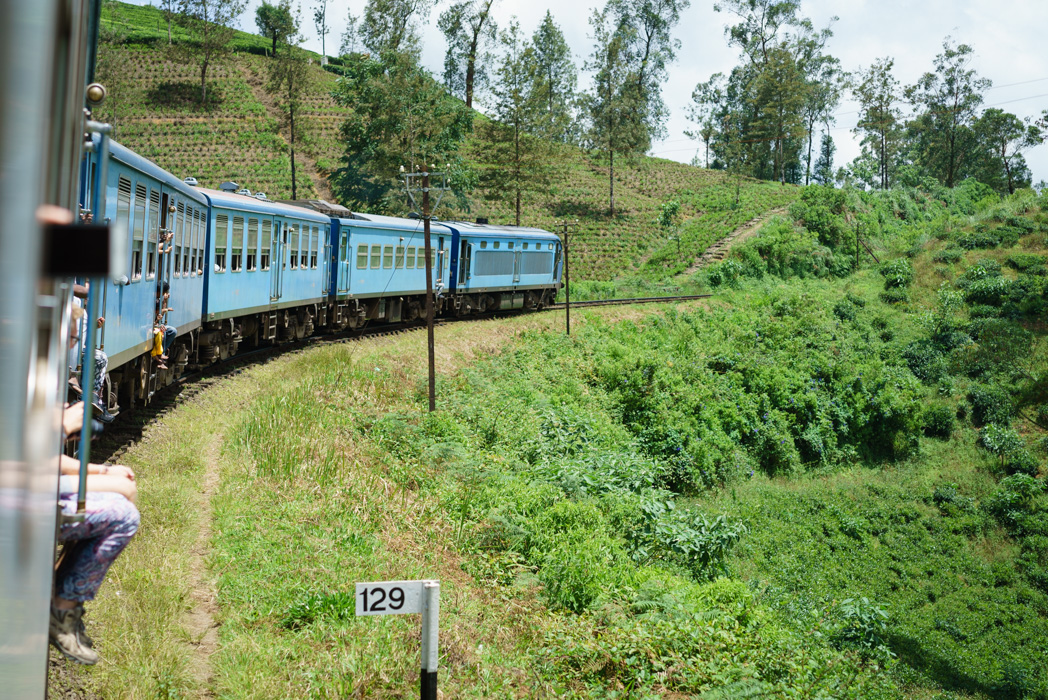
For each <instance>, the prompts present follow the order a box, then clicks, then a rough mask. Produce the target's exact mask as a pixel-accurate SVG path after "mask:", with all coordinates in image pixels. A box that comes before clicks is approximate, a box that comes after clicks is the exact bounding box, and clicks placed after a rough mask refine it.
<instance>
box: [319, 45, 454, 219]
mask: <svg viewBox="0 0 1048 700" xmlns="http://www.w3.org/2000/svg"><path fill="white" fill-rule="evenodd" d="M332 96H333V97H334V99H335V101H336V102H337V103H338V104H339V105H340V106H343V107H345V108H347V116H346V120H345V121H344V122H343V123H342V126H341V129H340V133H341V140H342V143H343V145H344V147H345V151H344V155H343V157H342V167H341V168H339V170H338V171H336V173H335V175H334V177H333V178H332V179H333V184H334V185H335V188H336V190H337V191H338V193H339V195H340V197H341V198H342V200H343V201H344V202H345V203H347V204H349V205H351V206H353V207H355V208H357V209H360V210H361V211H376V210H392V209H395V208H396V207H397V206H399V205H398V204H397V202H399V201H400V200H398V199H397V193H398V192H400V191H401V183H400V182H399V180H398V177H399V172H400V168H401V167H403V168H405V169H407V170H409V171H416V170H418V169H420V168H423V167H428V166H430V165H433V164H437V165H440V166H442V165H444V164H446V163H449V164H453V165H454V166H455V168H453V169H458V170H459V171H460V172H461V168H460V167H459V164H460V163H461V156H460V149H461V147H462V144H463V141H464V140H465V138H466V136H467V135H468V134H469V133H470V132H471V131H472V124H473V117H472V114H473V113H472V111H471V110H469V109H467V108H466V106H465V105H464V104H463V103H462V102H461V101H459V100H457V99H455V98H454V97H451V96H450V95H448V93H447V91H446V90H445V89H444V88H443V87H442V86H441V85H438V84H437V82H436V81H435V80H434V78H433V76H432V75H430V74H429V73H428V72H427V71H426V70H425V69H424V68H422V67H421V66H420V65H419V63H418V60H417V59H416V57H415V56H414V55H413V54H411V53H409V52H403V51H402V52H394V51H388V52H386V53H385V54H383V55H382V56H381V57H374V56H362V57H361V58H360V60H358V61H352V62H350V64H349V65H348V66H346V68H345V74H344V77H343V78H342V80H340V81H339V82H338V83H337V85H336V87H335V90H334V92H333V93H332ZM456 180H458V182H459V184H460V186H461V185H462V183H464V182H468V181H469V177H461V178H456Z"/></svg>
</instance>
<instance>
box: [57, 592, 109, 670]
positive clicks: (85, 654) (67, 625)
mask: <svg viewBox="0 0 1048 700" xmlns="http://www.w3.org/2000/svg"><path fill="white" fill-rule="evenodd" d="M83 612H84V609H83V607H81V606H77V607H75V608H73V609H72V610H56V609H55V608H54V606H52V607H51V624H50V626H49V628H48V634H47V636H48V640H49V641H50V642H51V643H52V644H54V645H55V648H56V649H58V650H59V651H60V652H62V654H64V655H65V656H66V658H68V659H71V660H73V661H76V662H77V663H80V664H84V665H86V666H94V665H95V664H96V663H98V653H97V652H95V650H94V649H91V648H90V647H86V646H84V645H83V644H81V643H80V638H79V637H78V635H77V630H78V628H79V627H80V616H81V614H83Z"/></svg>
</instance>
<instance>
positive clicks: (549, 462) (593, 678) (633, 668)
mask: <svg viewBox="0 0 1048 700" xmlns="http://www.w3.org/2000/svg"><path fill="white" fill-rule="evenodd" d="M809 193H810V194H808V195H806V196H805V199H804V202H803V204H801V205H798V206H796V207H794V208H793V209H792V210H791V218H790V219H789V220H786V219H784V220H782V221H779V222H773V223H772V224H770V225H769V226H768V227H767V230H766V235H765V236H762V237H761V238H758V239H756V240H754V241H753V242H751V243H749V244H747V245H746V246H743V247H742V249H741V250H739V251H738V252H737V253H736V254H735V256H734V257H733V259H731V260H729V261H727V262H725V263H722V264H720V265H717V266H714V267H713V268H712V269H710V270H707V271H705V272H703V273H702V274H704V275H705V276H706V280H705V283H706V284H708V285H711V286H714V287H716V288H718V289H720V290H723V294H721V295H719V296H718V297H717V298H715V299H714V300H712V301H711V302H710V303H709V304H705V305H701V306H690V307H681V308H679V309H677V310H666V309H652V310H649V311H644V310H630V311H621V310H620V311H613V312H609V314H608V315H605V314H596V313H588V314H584V315H583V316H582V318H583V319H584V320H583V322H581V323H580V325H579V327H578V328H577V329H576V332H575V333H574V334H573V335H572V337H571V339H567V338H565V337H563V336H562V335H560V334H559V333H556V332H549V329H550V328H551V327H556V326H557V325H559V319H558V318H556V317H553V316H549V315H547V316H539V317H529V318H523V319H514V320H510V321H500V322H494V323H485V324H483V325H482V326H480V327H479V328H478V327H477V326H469V327H465V328H464V327H461V326H459V327H454V328H444V329H441V338H440V342H439V343H438V346H439V347H441V348H442V351H443V352H444V353H445V355H444V356H443V358H442V361H441V363H440V364H441V367H442V368H443V370H444V371H443V374H442V379H441V383H440V387H439V393H440V398H441V409H442V410H441V412H440V413H438V414H436V415H434V416H427V415H426V414H425V413H424V406H425V398H424V394H423V390H424V381H423V377H424V372H423V366H422V364H421V363H420V361H419V359H418V358H419V357H421V353H420V352H419V351H420V350H421V342H422V338H421V336H420V335H419V334H412V335H408V336H401V337H398V338H396V339H391V340H384V341H369V342H367V343H364V344H361V345H359V346H352V348H351V349H350V348H347V347H344V346H343V347H337V348H330V347H329V348H321V349H317V350H311V351H307V352H305V353H303V354H301V355H295V356H290V357H286V358H283V359H281V360H278V361H275V362H272V363H270V364H268V365H266V366H263V367H258V368H253V369H251V370H249V371H247V372H246V373H245V375H244V376H242V377H241V378H239V379H237V380H234V381H231V382H230V385H229V386H228V387H223V388H221V389H219V390H216V391H215V392H214V393H213V394H209V395H208V396H207V397H206V398H205V399H204V400H203V401H202V405H201V406H199V407H196V408H193V409H191V411H192V412H193V413H190V412H187V413H186V414H182V413H181V412H176V413H175V414H174V415H173V416H172V417H171V418H170V419H169V420H168V425H167V426H164V427H162V428H160V429H158V430H159V431H160V432H159V433H158V435H162V434H166V433H165V431H167V430H171V429H172V428H173V427H174V428H175V429H176V430H178V434H179V436H180V437H179V440H180V441H181V442H180V445H181V446H183V447H184V448H185V451H184V452H182V451H181V450H176V451H174V453H173V454H172V455H170V456H169V454H168V452H169V450H168V449H165V447H164V445H166V444H168V443H163V442H161V443H157V442H152V441H147V442H145V443H144V444H143V446H141V447H140V448H138V450H137V451H136V452H135V453H134V454H133V455H132V456H131V457H130V459H131V460H132V463H133V464H135V465H136V466H138V467H139V468H140V471H141V472H142V473H143V494H144V502H145V503H147V504H149V505H148V506H147V507H148V508H155V509H157V512H155V513H153V514H150V513H149V511H147V514H146V516H147V517H146V522H147V527H146V528H145V530H144V532H143V534H142V535H141V539H140V541H139V543H138V544H136V546H135V547H134V548H132V550H131V551H130V552H129V553H128V555H127V556H126V557H125V561H123V562H122V563H121V564H120V565H119V566H118V568H117V569H116V570H115V572H114V577H115V578H114V581H113V585H111V586H110V587H108V588H107V589H106V596H105V599H104V601H103V603H102V604H100V605H99V606H98V607H99V609H100V610H99V612H98V613H96V618H95V619H98V620H99V621H100V622H101V623H102V624H101V625H100V627H101V630H100V632H99V636H101V638H102V640H103V646H102V648H103V654H104V656H105V657H106V658H107V660H108V661H107V665H106V666H103V667H102V668H100V669H99V670H98V671H95V672H93V673H92V676H91V682H93V683H97V684H98V685H99V686H100V687H102V688H104V689H118V690H119V691H121V692H120V693H119V694H122V695H134V696H138V697H148V696H149V695H150V694H153V693H155V692H156V691H157V690H158V689H161V690H164V689H166V690H165V692H168V691H170V694H171V695H173V696H177V694H179V693H185V694H193V693H194V692H195V691H196V690H198V689H199V687H200V686H199V683H200V681H198V680H195V679H197V678H199V677H200V674H199V673H197V674H196V675H194V673H195V672H194V670H193V668H191V667H187V662H186V661H185V659H186V658H190V659H192V658H193V657H192V655H188V657H187V655H186V653H185V652H184V649H185V647H186V640H184V639H182V638H180V635H179V626H178V624H177V620H178V616H177V615H174V616H169V617H167V618H166V621H165V622H164V623H163V625H164V626H166V627H165V628H164V629H160V630H159V632H160V634H159V637H158V639H159V640H160V641H157V639H153V640H151V641H152V644H153V645H154V646H156V647H158V648H159V651H158V652H151V651H149V650H147V649H146V648H145V647H144V646H140V647H137V648H136V647H135V645H134V644H133V643H130V642H128V641H126V640H135V639H140V638H143V637H146V636H148V635H147V634H146V633H147V632H148V631H149V630H150V629H151V628H152V627H155V626H157V625H158V623H157V622H155V621H154V620H155V618H156V617H157V616H154V614H153V611H152V610H151V609H150V608H151V607H157V608H158V609H159V610H161V611H164V612H167V611H175V610H177V609H178V608H179V606H180V605H181V606H183V607H184V606H185V601H186V600H187V599H188V598H187V595H188V594H187V593H186V592H185V591H184V590H180V589H179V588H178V587H177V586H170V585H168V586H156V585H154V582H156V581H162V582H163V581H167V582H170V581H172V580H174V581H178V580H181V579H180V576H179V574H178V572H177V571H173V572H171V573H168V570H169V569H170V568H171V567H174V568H175V569H177V568H178V567H185V566H186V565H185V564H184V563H182V562H181V561H180V558H179V557H171V556H170V553H171V552H172V551H178V550H176V549H175V548H174V547H171V548H170V549H168V548H166V546H165V545H164V544H160V543H161V542H164V543H166V542H167V541H173V542H176V543H178V542H186V541H190V540H191V539H192V538H191V536H189V535H185V536H182V539H180V538H179V537H180V536H179V535H178V533H177V528H178V527H190V528H192V527H193V526H192V524H191V521H192V518H187V519H186V520H189V521H190V524H189V525H183V524H181V523H180V524H178V525H172V526H171V527H173V528H174V529H173V530H171V531H170V532H169V531H166V530H165V528H166V527H168V526H167V523H173V522H175V521H177V520H179V518H176V517H174V515H175V514H179V515H184V513H185V512H186V511H187V509H186V507H185V503H186V502H187V500H188V501H189V502H191V497H188V496H176V497H174V498H170V497H168V496H167V495H166V494H164V493H155V494H154V493H153V492H151V491H150V489H154V488H159V489H161V490H164V489H167V488H168V486H167V484H168V482H169V478H170V477H167V476H165V473H166V472H167V471H169V470H174V471H176V472H177V473H176V474H175V478H179V479H186V483H187V488H190V486H189V485H191V484H192V483H193V482H194V480H197V481H199V479H200V476H199V470H200V469H202V467H200V466H196V465H199V464H200V462H201V461H205V459H204V458H203V457H202V455H206V454H207V453H208V449H207V448H206V444H208V442H210V444H211V445H214V448H212V449H211V452H212V454H220V455H221V456H220V457H219V458H217V459H216V460H214V461H213V462H212V468H217V469H218V470H219V471H218V473H219V475H220V477H221V479H220V482H219V483H218V485H217V487H216V489H215V491H214V495H213V498H212V501H211V502H212V506H213V512H214V519H213V521H212V523H211V528H212V536H211V539H210V546H211V552H210V554H209V555H208V563H209V566H210V571H211V572H212V575H213V576H214V577H215V580H216V586H217V602H218V606H219V611H218V613H217V622H219V623H220V625H221V627H220V632H219V642H220V646H219V648H218V650H217V652H216V653H215V654H213V655H211V656H210V658H209V659H208V660H207V664H208V673H209V674H211V680H210V681H205V683H206V684H208V685H209V686H210V687H211V688H212V689H213V690H214V691H216V693H217V694H220V695H222V696H224V697H274V696H296V697H297V696H310V697H339V696H344V695H346V694H349V693H351V692H357V693H360V694H362V695H365V696H367V695H373V696H374V695H398V696H399V695H409V694H411V693H412V692H413V690H412V688H413V686H414V684H415V683H416V666H417V656H416V654H417V652H416V650H415V649H416V646H415V645H416V639H417V632H418V626H417V621H413V620H409V619H385V620H380V621H376V620H368V619H365V620H363V621H362V620H359V619H357V618H355V617H353V614H352V613H353V602H352V590H353V588H352V584H353V582H355V581H359V580H374V579H382V578H401V577H403V578H412V577H417V576H437V577H439V578H441V579H442V581H443V582H444V587H445V588H444V590H445V596H446V597H445V603H444V605H443V606H442V614H443V615H444V620H445V623H446V627H445V629H446V630H447V632H446V635H445V637H444V638H443V642H442V643H443V645H444V647H443V648H444V651H445V654H446V656H445V657H444V658H443V660H442V663H444V668H445V671H444V676H442V679H441V683H442V685H443V687H444V688H445V689H446V690H447V691H448V692H449V693H450V694H452V695H455V696H465V697H503V696H507V695H513V696H519V697H534V696H542V695H568V696H573V697H615V696H625V695H627V694H628V695H630V696H631V697H653V696H674V695H679V694H687V695H697V694H703V693H706V695H704V697H747V696H748V697H856V698H870V697H886V698H903V697H907V698H908V697H918V698H933V697H940V698H946V697H987V698H1043V697H1046V693H1048V676H1046V675H1045V668H1046V664H1045V649H1046V648H1048V579H1046V564H1048V561H1046V556H1048V547H1046V546H1045V542H1046V541H1048V495H1046V494H1045V490H1044V478H1043V471H1044V468H1043V462H1044V454H1045V447H1044V444H1045V443H1044V441H1043V440H1041V437H1042V436H1043V435H1044V430H1043V428H1042V427H1041V425H1042V424H1043V423H1044V420H1045V419H1044V416H1046V415H1048V410H1045V409H1044V404H1043V403H1042V402H1043V401H1044V398H1043V395H1044V392H1043V391H1042V389H1041V385H1042V384H1041V383H1042V380H1041V379H1040V378H1041V377H1042V376H1043V374H1044V372H1045V368H1046V364H1045V359H1046V358H1045V355H1044V344H1043V321H1042V319H1043V314H1044V310H1045V308H1046V303H1048V301H1046V295H1045V291H1044V290H1045V283H1044V282H1045V276H1044V274H1043V273H1044V270H1045V269H1046V268H1045V263H1046V261H1048V256H1046V255H1045V254H1046V252H1048V245H1046V240H1045V239H1046V230H1048V225H1046V224H1048V221H1046V220H1045V215H1044V214H1043V213H1041V212H1040V204H1039V203H1038V202H1037V201H1036V200H1034V199H1030V198H1029V197H1027V196H1025V195H1024V196H1020V197H1016V198H1013V199H1012V200H1009V201H1007V202H1004V203H1000V202H995V201H993V200H985V199H984V200H981V201H979V202H974V201H971V198H969V199H965V197H966V196H967V195H968V194H971V193H970V192H969V191H967V190H958V191H957V192H955V193H942V192H938V193H935V196H933V197H928V195H926V194H924V193H920V192H902V193H891V194H888V195H882V196H879V197H876V198H875V197H869V196H863V197H859V196H858V195H856V194H854V193H851V194H847V195H842V194H841V193H832V192H826V191H820V190H809ZM839 197H843V199H841V198H839ZM936 197H944V198H946V201H947V204H948V205H949V206H948V207H947V208H945V209H944V207H943V205H942V203H941V202H940V200H939V199H937V198H936ZM900 213H901V214H904V215H905V216H904V217H900V216H897V215H898V214H900ZM855 218H863V220H864V221H865V222H866V224H867V226H866V228H865V230H867V231H870V232H871V233H870V234H869V235H870V238H871V240H872V242H873V243H874V244H877V245H878V247H879V248H880V250H881V251H882V252H886V253H888V254H889V256H894V255H895V254H896V253H899V252H906V253H908V255H906V256H903V257H898V258H894V259H893V260H891V261H890V262H888V263H886V264H885V265H884V266H877V267H871V266H864V267H863V268H861V269H859V270H858V271H851V270H850V264H851V263H850V261H851V260H853V259H854V257H853V252H854V251H852V250H850V249H849V244H848V240H849V237H848V236H846V235H844V234H846V233H847V232H848V231H849V230H850V228H849V226H848V219H852V220H854V219H855ZM802 224H803V225H802ZM994 260H996V261H1000V262H1002V264H1001V265H1000V267H999V268H998V267H997V266H995V265H994V264H993V262H992V261H994ZM909 270H915V273H913V274H911V273H910V272H909ZM772 273H774V274H772ZM943 283H945V284H944V286H942V288H940V285H941V284H943ZM410 353H414V354H410ZM205 405H206V406H207V408H205ZM205 411H206V414H207V415H209V416H210V415H212V412H216V413H214V414H213V415H214V416H215V417H214V418H210V419H208V420H209V421H210V422H209V423H207V425H206V426H203V427H202V426H201V424H200V423H199V419H200V418H203V415H202V412H205ZM194 414H195V415H194ZM194 417H195V418H196V419H197V422H196V423H193V422H192V421H191V420H190V419H191V418H194ZM183 421H184V422H183ZM212 431H214V432H212ZM194 436H195V437H194ZM202 441H203V442H202ZM218 446H221V450H220V451H219V452H216V451H215V450H216V449H217V448H218ZM179 455H182V456H181V457H179ZM183 461H188V462H189V463H190V469H191V471H190V474H189V476H188V477H182V476H180V474H181V469H182V467H181V464H180V462H183ZM193 470H195V471H196V472H197V473H196V474H194V473H193ZM190 492H192V489H191V488H190ZM189 510H191V509H189ZM164 513H167V515H164ZM151 520H153V521H154V522H160V523H163V524H164V526H165V527H162V528H161V529H160V530H159V532H157V529H156V528H154V527H153V526H151V524H150V521H151ZM187 538H188V539H187ZM182 551H184V550H182ZM129 582H130V583H129ZM132 584H135V585H133V586H132ZM115 590H121V593H122V594H121V596H120V598H119V599H116V598H115V597H114V591H115ZM157 596H159V597H160V600H159V602H156V603H154V602H153V601H154V600H155V599H156V598H157ZM117 600H119V603H117ZM146 601H148V604H147V603H146ZM160 617H161V618H163V617H164V615H163V614H162V615H161V616H160ZM96 631H97V630H96ZM190 641H191V640H190ZM125 647H126V650H125ZM180 649H181V650H183V651H182V653H181V654H180V653H179V650H180ZM133 669H142V670H139V671H134V670H133ZM205 677H206V674H205Z"/></svg>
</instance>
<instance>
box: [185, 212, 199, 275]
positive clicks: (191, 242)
mask: <svg viewBox="0 0 1048 700" xmlns="http://www.w3.org/2000/svg"><path fill="white" fill-rule="evenodd" d="M195 236H196V226H195V224H194V223H193V207H186V256H187V257H186V268H185V272H184V273H183V274H184V275H189V276H190V277H192V276H193V274H194V273H196V249H195V248H194V247H193V246H195V245H196V238H195Z"/></svg>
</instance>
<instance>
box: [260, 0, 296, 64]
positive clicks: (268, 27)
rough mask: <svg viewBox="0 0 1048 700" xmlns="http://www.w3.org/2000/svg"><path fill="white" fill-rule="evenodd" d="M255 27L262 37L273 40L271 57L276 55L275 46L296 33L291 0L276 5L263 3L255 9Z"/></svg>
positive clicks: (284, 0)
mask: <svg viewBox="0 0 1048 700" xmlns="http://www.w3.org/2000/svg"><path fill="white" fill-rule="evenodd" d="M255 26H256V27H258V31H259V32H260V33H261V34H262V36H265V37H269V38H270V39H272V40H273V55H274V56H276V55H277V44H278V43H279V42H281V41H287V38H288V36H289V35H290V34H291V33H292V32H295V31H297V28H296V27H295V20H294V17H292V14H291V0H280V1H279V2H277V3H276V4H271V3H268V2H263V3H262V4H261V5H259V6H258V7H257V8H256V9H255Z"/></svg>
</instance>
